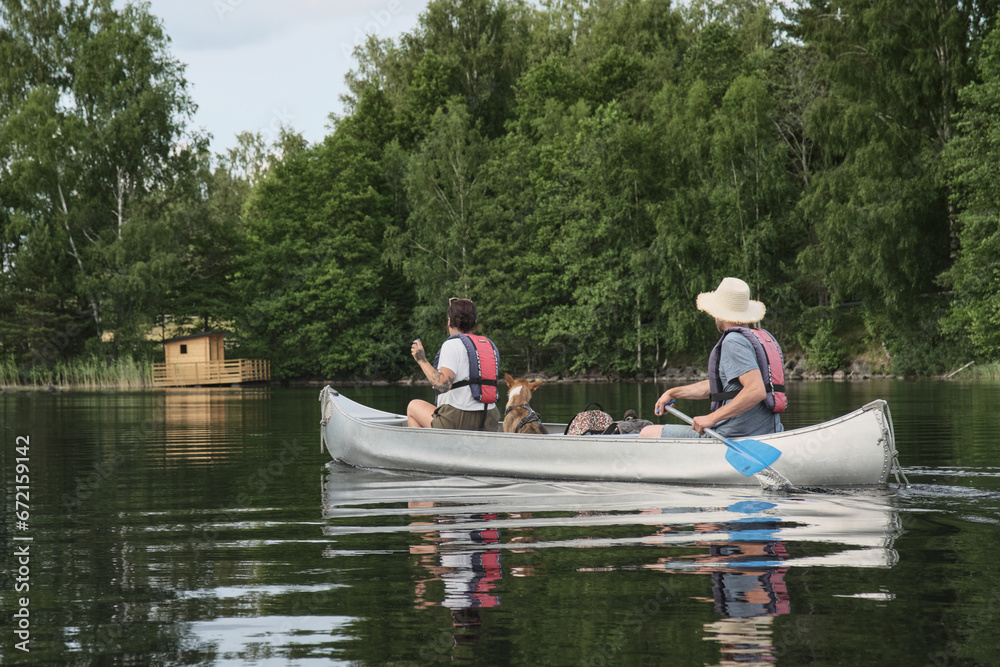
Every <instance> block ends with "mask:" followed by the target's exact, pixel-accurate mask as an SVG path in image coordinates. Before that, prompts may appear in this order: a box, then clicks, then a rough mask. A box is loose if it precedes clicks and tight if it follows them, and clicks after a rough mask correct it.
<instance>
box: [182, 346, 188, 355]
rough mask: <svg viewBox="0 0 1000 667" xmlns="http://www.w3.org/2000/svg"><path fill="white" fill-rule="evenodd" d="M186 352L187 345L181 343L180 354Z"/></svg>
mask: <svg viewBox="0 0 1000 667" xmlns="http://www.w3.org/2000/svg"><path fill="white" fill-rule="evenodd" d="M187 353H188V346H187V345H181V354H187Z"/></svg>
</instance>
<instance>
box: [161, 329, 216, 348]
mask: <svg viewBox="0 0 1000 667" xmlns="http://www.w3.org/2000/svg"><path fill="white" fill-rule="evenodd" d="M227 333H229V332H228V331H204V332H202V333H196V334H188V335H187V336H177V337H176V338H168V339H167V340H165V341H163V344H164V345H166V344H167V343H176V342H177V341H179V340H191V339H192V338H204V337H205V336H224V335H226V334H227Z"/></svg>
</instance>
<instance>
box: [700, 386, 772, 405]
mask: <svg viewBox="0 0 1000 667" xmlns="http://www.w3.org/2000/svg"><path fill="white" fill-rule="evenodd" d="M741 391H743V390H742V389H733V390H732V391H720V392H718V393H715V394H711V395H709V400H712V401H728V400H730V399H733V398H736V395H737V394H738V393H740V392H741ZM764 391H766V392H776V391H780V392H784V391H785V385H783V384H774V385H771V384H765V385H764Z"/></svg>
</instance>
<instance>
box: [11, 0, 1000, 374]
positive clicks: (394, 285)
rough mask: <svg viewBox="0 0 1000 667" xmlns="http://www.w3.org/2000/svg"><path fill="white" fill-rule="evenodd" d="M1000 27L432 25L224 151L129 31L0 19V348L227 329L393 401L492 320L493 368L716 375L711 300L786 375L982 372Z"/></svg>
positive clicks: (59, 354) (153, 25)
mask: <svg viewBox="0 0 1000 667" xmlns="http://www.w3.org/2000/svg"><path fill="white" fill-rule="evenodd" d="M998 10H1000V0H986V1H973V2H939V1H936V0H935V1H933V2H932V1H930V0H914V1H913V2H907V3H897V2H893V1H891V0H864V1H862V0H844V1H840V2H829V1H822V0H800V1H798V2H794V3H771V2H765V1H762V0H725V1H723V2H716V1H709V0H694V1H693V2H691V3H690V4H688V5H684V6H682V5H676V6H675V5H673V4H671V3H670V2H669V0H597V1H595V2H589V3H585V2H580V1H577V0H544V1H543V2H541V3H540V4H529V3H526V2H522V1H520V0H432V1H431V2H430V3H429V4H428V5H427V7H426V9H425V11H424V13H423V14H422V15H421V17H420V19H419V22H418V25H417V26H416V27H415V28H414V29H413V30H412V31H411V32H409V33H406V34H403V35H402V36H400V37H398V38H395V39H380V38H377V37H374V36H371V37H369V38H368V40H367V42H366V43H364V44H363V45H361V46H359V47H358V48H357V49H356V50H355V53H354V55H355V66H354V68H353V69H352V70H351V72H350V73H349V74H348V85H349V91H350V92H349V94H348V95H347V96H346V97H345V99H344V102H345V112H344V113H343V114H342V115H340V116H337V117H331V129H330V131H329V133H328V134H327V136H326V137H325V138H324V139H323V140H322V141H321V142H318V143H315V144H311V143H309V142H307V141H305V140H304V139H303V138H302V137H301V136H300V135H298V134H296V133H295V132H294V130H293V129H291V128H287V129H286V130H285V131H284V132H283V133H282V134H281V136H280V137H279V138H278V139H277V140H276V141H275V142H273V143H272V144H267V143H266V142H265V141H264V140H263V138H262V137H261V135H259V134H252V133H243V134H241V135H240V136H239V137H238V141H237V143H236V145H235V146H234V147H233V148H231V149H228V150H227V151H226V153H225V154H223V155H212V154H211V153H210V151H209V149H208V141H207V137H205V136H202V135H200V134H199V133H198V132H196V131H193V130H192V129H190V128H189V127H188V124H189V122H190V120H191V117H192V114H193V112H194V109H195V108H196V107H195V101H194V100H193V99H192V98H191V96H190V94H189V92H188V90H187V82H186V80H185V79H184V66H183V64H182V63H179V62H178V61H177V60H176V59H175V58H174V57H173V56H172V55H171V53H170V51H169V38H168V36H167V35H166V34H165V33H164V30H163V26H162V23H161V22H160V21H159V20H158V19H157V18H156V17H154V16H152V15H151V14H150V12H149V8H148V6H147V5H144V4H126V5H125V6H124V7H121V8H116V7H115V6H114V5H113V3H112V2H111V1H110V0H96V1H94V2H79V1H77V0H71V1H69V2H60V1H58V0H39V2H34V3H30V4H28V3H21V2H17V1H14V0H2V3H0V61H2V62H3V63H4V64H5V67H4V68H3V70H0V177H2V180H0V226H2V227H0V229H2V235H0V261H2V270H0V354H2V355H3V356H6V357H8V358H12V359H15V360H16V361H17V363H19V364H24V365H31V364H47V363H53V362H54V361H56V360H61V359H65V358H71V357H74V356H79V355H83V354H108V355H112V356H123V355H124V356H131V357H135V358H149V357H150V356H151V355H155V354H156V350H157V348H158V345H157V343H156V341H155V340H152V341H151V340H150V332H151V331H152V330H154V328H156V327H161V328H163V329H164V330H169V331H178V332H180V331H183V332H194V331H201V330H209V329H218V328H223V329H227V330H230V331H232V332H233V333H234V336H235V338H236V340H237V341H238V342H239V348H240V354H241V355H242V356H250V357H265V358H269V359H271V360H272V368H273V369H274V371H275V373H276V374H277V375H278V376H279V377H297V376H327V377H369V378H371V377H386V378H392V377H398V376H400V375H404V374H410V373H411V372H412V363H411V360H410V359H409V356H408V350H409V341H411V340H412V339H413V338H416V337H420V338H422V339H423V340H424V342H425V344H426V345H427V346H428V348H433V347H435V346H436V345H437V344H439V343H440V342H441V341H442V340H443V339H444V337H445V335H446V333H445V331H444V322H443V319H444V310H445V307H446V304H447V299H448V298H449V297H452V296H462V297H468V298H471V299H473V300H475V301H476V303H477V304H478V305H479V309H480V322H481V326H482V329H483V331H484V332H485V333H487V334H488V335H490V337H492V338H493V339H494V340H495V341H496V342H497V344H498V346H499V348H500V351H501V356H503V357H504V360H505V366H507V368H508V369H510V370H511V371H513V372H518V371H536V372H537V371H549V372H558V373H582V372H590V371H597V372H601V373H610V374H620V375H623V376H630V375H634V374H651V373H653V372H655V371H657V370H658V369H660V368H663V367H665V366H668V365H678V364H681V363H686V362H692V361H693V362H703V361H704V358H705V356H706V354H707V350H708V347H709V346H710V343H711V342H712V340H713V339H714V337H715V335H716V334H715V332H714V328H713V327H712V323H711V321H710V320H709V319H708V318H707V316H705V315H704V314H702V313H698V312H697V311H696V310H695V308H694V301H695V297H696V295H697V294H698V293H699V292H702V291H709V290H712V289H714V288H715V286H716V285H717V284H718V282H719V281H720V280H721V278H722V277H725V276H728V275H732V276H737V277H740V278H742V279H744V280H745V281H746V282H747V283H748V284H749V285H750V286H751V290H752V292H753V294H754V296H755V297H756V298H759V299H760V300H762V301H764V302H765V303H766V304H767V306H768V313H767V315H766V317H765V320H764V321H763V325H764V326H765V327H766V328H768V329H769V330H771V331H772V332H774V333H775V334H776V335H777V336H778V337H779V339H780V340H782V341H783V344H784V346H785V348H786V351H788V352H793V353H801V354H803V355H805V357H806V358H807V359H808V361H809V363H810V365H811V366H813V367H814V368H817V369H820V370H829V369H832V368H835V367H837V366H838V365H841V364H843V363H844V362H845V361H846V360H847V358H848V357H849V356H854V357H857V356H863V357H866V358H868V359H870V360H871V361H872V363H873V364H875V365H879V366H882V367H884V368H886V369H891V370H892V371H893V372H895V373H916V374H928V373H935V372H940V371H942V370H946V369H948V368H953V367H957V365H958V364H960V363H961V362H965V361H968V360H969V359H978V360H981V361H995V360H997V359H998V358H1000V327H998V326H997V325H998V324H1000V315H998V313H1000V217H998V199H1000V192H998V191H997V188H996V187H995V184H996V183H997V182H1000V179H998V177H997V176H998V174H997V173H996V172H997V171H998V170H1000V167H997V165H998V164H1000V160H998V159H997V158H998V156H1000V139H998V137H1000V133H998V132H997V129H998V128H1000V114H998V113H997V111H998V110H1000V36H997V35H995V34H994V30H993V27H994V25H995V22H996V19H997V15H998Z"/></svg>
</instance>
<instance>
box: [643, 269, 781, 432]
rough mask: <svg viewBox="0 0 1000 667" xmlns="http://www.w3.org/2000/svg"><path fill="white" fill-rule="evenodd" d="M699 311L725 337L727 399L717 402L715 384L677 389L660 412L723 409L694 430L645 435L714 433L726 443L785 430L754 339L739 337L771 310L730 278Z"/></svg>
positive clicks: (722, 366) (702, 300) (722, 360)
mask: <svg viewBox="0 0 1000 667" xmlns="http://www.w3.org/2000/svg"><path fill="white" fill-rule="evenodd" d="M697 305H698V310H701V311H704V312H706V313H708V314H709V315H711V316H712V317H714V318H715V327H716V328H717V329H718V330H719V333H721V334H722V338H720V342H719V343H718V344H717V348H718V349H717V351H713V353H715V354H717V358H718V360H719V363H718V377H719V381H720V387H721V388H722V394H720V395H718V396H713V394H712V386H711V385H712V383H711V382H710V381H709V380H702V381H701V382H695V383H693V384H687V385H682V386H679V387H672V388H670V389H668V390H667V391H665V392H663V395H662V396H660V398H659V399H658V400H657V401H656V407H655V412H656V414H658V415H659V414H662V413H663V411H664V410H663V407H664V406H665V405H667V404H668V403H670V402H671V401H673V400H675V399H689V400H697V399H706V398H712V399H713V401H717V402H713V406H716V405H718V407H715V408H714V409H713V410H712V412H710V413H708V414H707V415H701V416H699V417H695V418H694V423H693V424H692V425H691V426H688V425H687V424H665V425H663V426H661V425H659V424H653V425H651V426H647V427H645V428H644V429H642V431H641V432H640V435H641V436H643V437H647V438H697V437H702V438H708V437H711V436H709V435H708V434H707V433H705V429H706V428H711V429H714V430H715V431H716V432H718V433H719V434H720V435H722V436H723V437H727V438H737V437H742V436H751V435H764V434H766V433H776V432H778V431H782V430H784V429H783V427H782V425H781V416H780V412H778V411H774V408H773V407H772V406H773V403H774V401H773V399H771V398H769V395H768V389H767V386H766V385H765V382H764V375H763V374H762V372H761V363H760V361H759V355H758V350H757V349H756V346H755V344H754V343H753V342H752V341H751V340H750V339H749V338H748V336H746V335H739V334H738V333H737V332H741V330H743V329H745V328H746V325H748V324H752V323H755V322H759V321H760V320H761V319H762V318H763V317H764V312H765V311H766V310H767V309H766V308H765V307H764V304H763V303H761V302H760V301H752V300H751V299H750V287H749V286H747V284H746V283H745V282H743V281H742V280H740V279H739V278H724V279H723V280H722V282H721V283H719V287H718V288H717V289H716V290H715V291H714V292H703V293H701V294H699V295H698V301H697ZM734 328H735V329H734ZM765 333H766V332H765ZM727 334H732V335H727ZM750 335H751V336H752V335H753V334H750ZM767 337H768V338H769V341H768V342H769V343H770V344H772V345H773V347H774V348H775V349H776V350H777V353H778V354H777V357H778V358H780V351H781V348H780V347H778V344H777V341H774V340H773V337H770V334H768V335H767ZM757 338H761V336H757ZM710 366H711V364H710ZM778 370H780V369H778ZM712 372H713V369H712V368H709V373H710V374H711V373H712ZM765 372H766V371H765ZM723 396H725V398H722V397H723ZM719 399H721V400H719ZM782 400H783V395H782ZM769 404H771V405H769ZM781 409H783V408H781Z"/></svg>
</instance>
